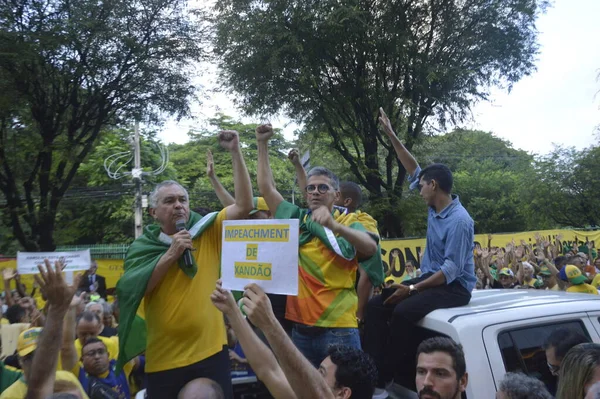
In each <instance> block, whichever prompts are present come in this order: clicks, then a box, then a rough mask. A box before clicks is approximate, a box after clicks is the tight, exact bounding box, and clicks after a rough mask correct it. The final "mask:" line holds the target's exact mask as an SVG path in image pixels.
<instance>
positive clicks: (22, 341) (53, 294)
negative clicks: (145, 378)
mask: <svg viewBox="0 0 600 399" xmlns="http://www.w3.org/2000/svg"><path fill="white" fill-rule="evenodd" d="M44 264H45V265H44V267H42V266H41V265H40V266H38V268H39V270H40V275H39V276H38V275H36V276H35V277H34V278H35V280H36V282H37V284H38V285H39V286H40V290H41V291H42V293H43V294H44V297H45V298H46V299H47V302H48V317H47V319H46V321H45V322H46V325H45V327H44V330H43V333H42V329H41V328H39V327H35V328H30V329H28V330H25V331H23V332H22V333H21V334H20V336H19V340H18V342H17V352H18V355H19V362H20V363H21V367H22V368H23V376H22V377H21V378H19V380H17V381H16V382H14V383H13V384H12V385H11V386H10V387H8V388H7V389H6V390H4V391H3V392H2V394H1V395H0V398H2V399H16V398H18V399H25V397H27V398H28V399H45V398H46V397H47V396H50V395H52V393H53V392H54V391H55V388H56V386H57V385H59V382H60V381H69V382H71V383H72V384H74V386H76V387H77V389H78V394H79V396H80V398H82V399H88V397H87V395H86V394H85V392H84V391H83V389H82V387H81V385H80V384H79V382H78V381H77V379H76V378H75V377H74V376H73V375H72V374H71V373H68V372H65V371H55V370H56V368H57V363H58V357H59V356H58V355H59V350H60V344H61V336H62V333H63V318H64V316H65V314H66V313H67V311H68V309H69V305H70V303H71V300H72V298H73V294H74V293H75V290H76V287H77V283H79V281H78V280H79V277H78V276H77V277H76V278H75V280H74V282H75V285H74V286H68V285H67V284H66V282H65V281H64V279H63V277H62V274H61V270H62V265H61V263H60V262H56V263H55V265H54V268H53V267H52V266H51V265H50V262H49V261H48V260H47V259H46V260H44Z"/></svg>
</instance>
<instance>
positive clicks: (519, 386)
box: [498, 373, 552, 399]
mask: <svg viewBox="0 0 600 399" xmlns="http://www.w3.org/2000/svg"><path fill="white" fill-rule="evenodd" d="M498 392H502V393H504V397H505V398H507V399H552V395H550V392H548V390H547V389H546V386H545V385H544V383H543V382H542V381H540V380H538V379H537V378H533V377H529V376H526V375H525V374H522V373H506V375H505V376H504V379H503V380H502V382H500V387H499V388H498Z"/></svg>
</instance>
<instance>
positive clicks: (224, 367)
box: [117, 131, 254, 399]
mask: <svg viewBox="0 0 600 399" xmlns="http://www.w3.org/2000/svg"><path fill="white" fill-rule="evenodd" d="M219 143H220V145H221V147H223V148H224V149H226V150H227V151H229V153H230V154H231V156H232V160H233V178H234V189H235V204H233V205H231V206H228V207H226V208H225V209H223V210H221V211H220V212H218V213H216V212H215V213H209V214H208V215H206V216H204V217H201V216H200V215H198V214H197V213H195V212H191V211H190V205H189V195H188V193H187V191H186V190H185V189H184V188H183V186H181V185H180V184H179V183H177V182H175V181H165V182H162V183H159V184H158V185H157V186H156V188H155V189H154V191H153V192H152V194H151V195H150V214H151V216H152V217H153V218H154V220H155V221H156V224H154V225H152V226H148V227H146V229H145V232H144V234H143V235H142V236H141V237H139V238H137V239H136V240H135V241H134V242H133V244H132V245H131V247H130V248H129V251H128V253H127V255H126V258H125V265H124V269H125V272H124V274H123V276H122V277H121V279H120V280H119V283H118V284H117V296H118V298H119V306H120V310H121V311H123V314H122V316H123V317H121V318H120V320H119V344H120V349H119V362H118V364H117V369H119V367H120V366H121V365H123V364H125V363H126V362H127V361H129V360H131V359H133V358H134V357H135V356H137V355H138V354H139V353H141V352H143V351H144V350H145V353H146V373H147V376H148V379H147V381H148V388H147V393H148V397H149V399H162V398H173V397H176V396H177V395H178V393H179V391H180V390H181V389H182V388H183V387H184V386H185V385H186V384H187V383H188V382H190V381H192V380H194V379H196V378H210V379H212V380H214V381H216V382H217V383H218V384H219V385H221V387H222V389H223V392H224V394H225V397H226V398H228V399H229V398H231V397H232V386H231V380H230V372H229V351H228V348H227V342H226V338H225V337H226V335H225V324H224V322H223V316H222V315H221V313H220V312H219V311H218V310H217V309H215V308H214V306H212V304H211V302H210V298H209V293H210V292H212V290H213V283H214V281H216V280H217V279H218V277H219V273H220V252H221V237H222V226H223V221H224V220H226V219H244V218H246V217H247V215H248V213H249V212H250V211H251V210H252V208H253V206H254V205H253V203H252V198H253V196H252V185H251V183H250V177H249V175H248V171H247V169H246V164H245V163H244V159H243V156H242V152H241V149H240V144H239V137H238V133H237V132H235V131H222V132H220V133H219ZM180 220H183V221H184V222H185V229H183V230H180V231H178V229H177V222H178V221H180ZM186 251H189V252H186ZM190 252H191V255H192V256H191V258H192V259H191V260H190V262H191V264H186V261H185V258H186V257H187V255H185V254H186V253H187V254H189V253H190ZM142 299H143V300H144V310H145V322H144V321H141V319H140V318H139V317H138V316H137V311H138V308H139V307H140V304H141V302H142ZM145 329H147V344H146V342H144V341H143V340H140V338H139V337H140V334H139V333H140V332H142V333H143V331H144V330H145Z"/></svg>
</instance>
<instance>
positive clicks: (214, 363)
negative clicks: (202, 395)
mask: <svg viewBox="0 0 600 399" xmlns="http://www.w3.org/2000/svg"><path fill="white" fill-rule="evenodd" d="M196 378H210V379H211V380H213V381H215V382H216V383H217V384H219V385H220V386H221V388H223V392H224V393H225V398H226V399H233V388H232V386H231V370H230V361H229V349H228V348H227V346H224V347H223V350H222V351H221V352H219V353H217V354H214V355H212V356H211V357H208V358H206V359H204V360H201V361H199V362H198V363H194V364H190V365H189V366H185V367H180V368H176V369H171V370H165V371H158V372H156V373H148V374H147V380H148V389H147V393H148V399H177V395H178V394H179V391H181V389H182V388H183V387H184V386H185V385H186V384H187V383H188V382H190V381H192V380H195V379H196Z"/></svg>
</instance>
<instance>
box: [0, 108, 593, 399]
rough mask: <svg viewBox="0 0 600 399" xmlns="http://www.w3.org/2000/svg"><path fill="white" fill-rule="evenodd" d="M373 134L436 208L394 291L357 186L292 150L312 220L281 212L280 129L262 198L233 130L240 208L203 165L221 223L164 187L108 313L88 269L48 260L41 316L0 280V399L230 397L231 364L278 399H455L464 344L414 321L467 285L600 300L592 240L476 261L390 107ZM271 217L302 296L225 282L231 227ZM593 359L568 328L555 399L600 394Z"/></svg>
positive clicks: (512, 385) (524, 393) (440, 175)
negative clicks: (0, 293) (70, 269)
mask: <svg viewBox="0 0 600 399" xmlns="http://www.w3.org/2000/svg"><path fill="white" fill-rule="evenodd" d="M380 123H381V126H382V130H383V131H384V132H385V134H386V136H387V137H388V139H389V140H390V142H391V144H392V145H393V147H394V149H395V151H396V154H397V156H398V159H399V161H400V162H401V163H402V165H403V167H404V168H405V169H406V171H407V174H408V180H409V183H410V187H411V189H417V190H418V191H419V192H420V195H421V197H422V198H423V200H424V201H425V202H426V204H427V205H428V208H429V210H428V222H427V223H428V225H427V237H426V246H425V249H424V251H423V256H422V257H420V264H419V265H418V267H417V265H411V267H410V268H407V278H406V279H405V280H404V281H402V282H401V283H400V284H398V283H395V282H393V283H389V282H386V283H385V284H384V278H385V277H384V271H383V263H382V259H381V248H380V242H379V241H380V237H379V234H378V231H377V223H376V221H375V220H374V219H373V218H372V217H370V216H369V215H368V214H366V213H365V212H362V211H360V205H361V200H362V198H361V191H360V187H359V186H358V185H357V184H355V183H353V182H340V181H339V180H338V178H337V177H336V176H335V174H333V173H332V172H331V171H330V170H328V169H327V168H324V167H315V168H312V169H311V170H310V171H308V173H307V172H306V171H305V170H304V168H303V167H302V165H301V163H300V162H299V159H298V154H297V152H295V151H292V152H291V153H290V155H289V158H290V160H291V161H292V163H293V164H294V165H295V167H296V171H297V175H298V183H299V185H300V186H301V189H302V191H303V192H304V193H305V197H304V199H305V202H306V204H307V207H306V208H303V207H300V206H298V205H296V204H292V203H290V202H287V201H285V200H284V198H283V196H282V195H281V194H280V193H279V192H278V190H277V187H276V185H275V183H274V179H273V175H272V171H271V168H270V163H269V140H270V139H271V137H272V136H273V133H274V132H273V128H272V127H271V125H268V124H267V125H261V126H259V127H258V128H257V129H256V140H257V147H258V162H257V180H258V182H257V183H258V188H259V191H260V196H254V193H253V189H252V183H251V181H250V177H249V174H248V170H247V168H246V165H245V161H244V158H243V156H242V152H241V150H240V144H239V137H238V134H237V133H236V132H234V131H222V132H220V133H219V135H218V140H219V143H220V145H221V147H222V148H224V149H225V150H227V151H228V152H229V153H230V155H231V160H232V169H233V176H234V193H233V195H231V194H230V193H228V192H227V190H225V188H224V187H223V186H222V185H221V183H220V182H219V179H218V178H217V176H216V173H215V171H214V165H213V164H212V157H211V156H209V159H208V165H207V175H208V178H209V179H210V181H211V183H212V184H213V187H214V188H215V192H216V193H217V195H218V197H219V199H220V200H221V202H222V204H223V209H222V210H220V211H216V212H207V213H205V214H202V215H201V214H199V213H196V212H194V211H193V210H191V209H190V198H189V195H188V192H187V191H186V190H185V188H184V187H183V186H182V185H180V184H179V183H177V182H175V181H165V182H162V183H159V184H158V185H157V186H156V187H155V189H154V191H153V192H152V194H151V195H150V198H149V203H150V204H149V206H150V209H149V213H150V215H151V216H152V217H153V218H154V220H155V222H156V223H155V224H153V225H151V226H148V227H146V229H145V231H144V234H143V235H142V236H141V237H139V238H138V239H136V240H135V241H134V243H133V244H132V245H131V247H130V249H129V251H128V253H127V256H126V259H125V265H124V269H125V271H124V274H123V276H122V277H121V279H120V280H119V282H118V284H117V287H116V300H115V301H114V302H113V303H112V304H109V303H108V302H107V301H106V299H107V295H108V293H107V289H106V284H105V282H104V279H103V278H102V276H99V275H97V274H96V270H97V268H96V267H95V266H94V265H93V266H92V267H91V268H90V270H89V271H87V272H86V273H85V274H83V275H78V276H76V277H75V281H74V284H72V285H69V284H67V283H66V282H65V280H64V277H63V275H62V273H61V271H62V268H63V264H62V263H61V262H60V261H58V262H56V264H55V265H54V266H52V265H50V263H49V262H48V261H46V262H45V264H44V265H40V266H39V269H40V274H39V275H36V276H35V279H36V287H35V289H39V290H40V293H41V295H42V297H43V299H44V301H45V304H44V307H43V309H38V307H37V305H36V303H35V301H34V300H33V299H32V296H33V295H34V293H31V294H30V295H28V294H27V293H26V292H25V289H24V287H23V285H22V284H21V283H20V281H19V277H18V275H17V274H16V273H15V272H14V271H11V270H5V271H4V280H5V294H6V295H5V297H6V305H7V308H6V309H4V314H5V316H6V318H7V319H8V321H7V323H10V324H11V325H13V326H14V327H15V328H17V329H18V330H16V331H19V336H18V340H17V341H18V342H17V345H16V351H15V354H14V356H12V359H11V358H6V359H5V362H4V363H2V364H1V367H0V370H1V375H0V390H1V391H2V393H1V394H0V399H12V398H28V399H38V398H39V399H46V398H48V397H52V398H64V399H67V398H68V399H73V398H80V399H82V398H92V399H99V398H102V399H104V398H119V399H129V398H133V397H136V396H140V397H144V398H146V397H147V398H150V399H165V398H167V399H168V398H177V399H188V398H217V399H221V398H227V399H229V398H232V397H233V389H232V383H231V372H230V362H231V361H232V360H233V361H236V362H241V363H244V364H247V365H249V366H250V367H251V368H252V370H253V372H254V373H255V375H256V377H257V378H258V379H259V380H260V381H262V383H264V385H265V386H266V388H267V389H268V391H269V392H270V394H271V395H272V396H273V397H274V398H286V399H287V398H307V399H308V398H310V399H314V398H354V399H370V398H385V397H387V395H388V392H387V391H386V388H387V387H389V386H390V383H391V382H392V381H395V382H398V383H401V384H403V385H405V386H413V387H415V389H416V390H417V392H418V395H419V397H421V398H440V399H444V398H448V399H458V398H461V396H462V394H463V392H465V390H466V389H467V387H468V383H469V375H468V371H469V370H468V369H467V365H466V363H465V356H464V353H463V349H462V347H461V345H460V344H459V343H456V342H454V341H453V340H451V339H450V338H445V337H434V338H430V339H425V340H423V337H420V336H419V333H418V330H417V329H416V328H415V323H416V322H418V321H419V320H420V319H422V318H423V317H424V316H425V315H427V314H428V313H430V312H432V311H433V310H435V309H441V308H450V307H456V306H463V305H466V304H468V303H469V301H470V299H471V292H472V291H473V290H474V289H486V288H503V289H505V288H517V287H520V288H537V289H542V288H543V289H548V290H558V289H565V290H566V291H570V292H588V291H589V292H591V291H592V290H593V291H595V293H596V294H597V289H596V288H595V287H594V283H595V282H596V280H598V282H600V273H598V269H597V268H596V267H598V266H600V264H598V263H599V262H598V259H597V258H596V255H593V258H594V259H595V260H594V261H590V259H591V258H592V254H593V253H594V252H595V250H594V248H593V246H592V244H591V243H588V245H587V247H586V251H584V253H583V254H582V253H580V251H581V250H582V248H581V247H579V248H569V249H568V251H569V254H567V255H566V256H565V255H561V254H560V253H559V252H561V249H562V248H560V249H559V248H558V246H557V245H556V244H558V241H557V243H556V244H552V243H548V242H544V241H542V240H541V238H540V237H537V242H536V246H535V247H533V246H529V245H527V244H526V243H524V242H523V243H521V245H518V246H517V245H516V244H514V243H512V244H510V245H508V246H506V247H505V248H498V247H494V246H492V241H493V237H491V236H490V237H489V242H488V245H487V247H485V248H480V247H476V248H475V247H474V244H473V242H474V222H473V220H472V219H471V217H470V215H469V213H468V212H467V210H466V209H465V208H464V207H463V206H462V204H461V203H460V199H459V197H458V196H457V195H455V194H453V192H452V188H453V178H452V172H451V171H450V170H449V169H448V168H447V167H446V166H445V165H441V164H433V165H429V166H427V167H424V168H421V166H420V165H419V164H418V163H417V161H416V160H415V158H414V157H413V156H412V155H411V154H410V152H408V151H407V150H406V148H405V147H404V145H403V144H402V142H401V141H400V140H399V139H398V138H397V136H396V134H395V132H394V131H393V129H392V124H391V122H390V120H389V119H388V117H387V116H386V114H385V113H384V112H383V110H380ZM266 218H275V219H298V220H299V225H300V232H299V248H298V255H299V264H298V277H299V278H298V280H299V287H298V295H297V296H287V297H286V296H281V295H273V294H267V293H265V292H264V291H263V290H262V289H261V287H260V286H259V285H257V284H255V283H251V284H248V285H247V286H246V287H245V289H244V291H243V292H240V293H237V295H238V297H237V298H236V297H234V293H232V292H229V291H227V290H225V289H223V288H222V284H221V280H220V267H221V265H220V256H221V239H222V231H223V222H224V221H225V220H236V219H266ZM586 253H587V254H588V255H586ZM596 274H598V279H596ZM13 280H15V281H16V285H17V287H16V290H15V291H13V290H12V287H11V281H13ZM589 287H591V288H589ZM380 288H381V290H380V292H379V293H375V295H374V292H375V291H378V290H379V289H380ZM21 326H22V327H21ZM560 334H562V335H560ZM598 348H599V345H597V344H593V343H589V342H587V338H586V337H580V336H576V335H575V334H574V333H573V332H571V331H559V330H557V331H554V332H553V333H552V334H551V335H550V336H549V337H548V339H547V343H546V346H545V350H546V355H547V361H548V367H549V369H550V370H551V372H552V373H554V374H555V375H557V376H558V381H559V384H558V387H557V389H556V397H557V398H560V399H563V398H564V399H566V398H571V397H580V398H583V397H584V396H585V397H586V398H587V397H595V396H594V395H598V393H597V392H598V391H600V389H599V386H598V385H597V384H596V382H597V381H600V368H599V366H600V356H599V352H600V351H599V349H598ZM415 359H416V367H415ZM567 365H568V367H567ZM596 374H598V377H597V376H596ZM398 377H399V378H400V380H394V379H397V378H398ZM551 390H552V389H551ZM572 392H578V393H579V394H578V396H569V395H570V394H571V393H572ZM553 393H554V392H553ZM586 395H587V396H586ZM590 395H591V396H590ZM497 397H498V398H508V399H518V398H534V399H535V398H541V399H545V398H550V397H552V396H551V394H550V393H549V391H548V390H547V388H546V387H545V386H544V385H543V384H542V383H541V382H540V381H538V380H536V379H535V378H532V377H529V376H525V375H523V374H518V373H517V374H514V373H508V374H507V375H506V377H505V379H504V381H503V382H502V383H501V384H500V386H499V391H498V393H497Z"/></svg>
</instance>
